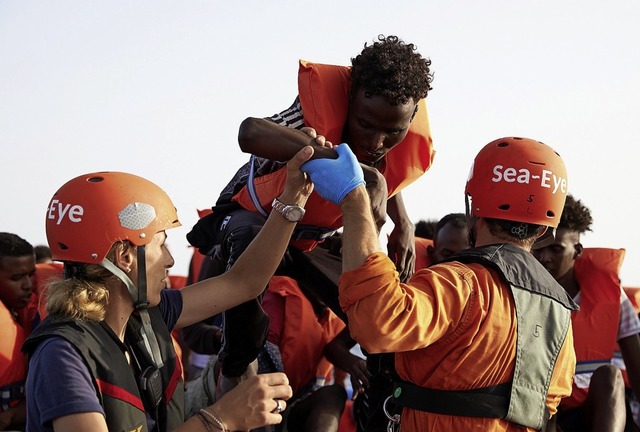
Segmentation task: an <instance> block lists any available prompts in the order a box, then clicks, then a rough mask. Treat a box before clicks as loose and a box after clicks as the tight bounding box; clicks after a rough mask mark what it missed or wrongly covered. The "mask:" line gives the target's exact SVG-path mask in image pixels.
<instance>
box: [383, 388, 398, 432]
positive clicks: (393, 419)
mask: <svg viewBox="0 0 640 432" xmlns="http://www.w3.org/2000/svg"><path fill="white" fill-rule="evenodd" d="M392 397H393V395H391V396H389V397H387V398H386V399H385V400H384V403H383V404H382V410H383V411H384V415H385V416H387V418H388V419H389V423H387V432H400V414H393V415H391V414H389V410H387V403H389V400H390V399H391V398H392Z"/></svg>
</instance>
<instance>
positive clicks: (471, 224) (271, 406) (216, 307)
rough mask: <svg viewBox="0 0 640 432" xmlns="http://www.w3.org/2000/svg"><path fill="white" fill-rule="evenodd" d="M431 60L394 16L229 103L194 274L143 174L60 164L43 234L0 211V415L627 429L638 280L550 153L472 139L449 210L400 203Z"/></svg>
mask: <svg viewBox="0 0 640 432" xmlns="http://www.w3.org/2000/svg"><path fill="white" fill-rule="evenodd" d="M432 80H433V72H432V70H431V61H430V60H429V59H428V58H426V57H423V56H422V55H421V54H420V53H419V52H417V49H416V47H415V46H414V45H413V44H411V43H406V42H404V41H403V40H401V39H400V38H398V37H396V36H383V35H380V36H379V37H378V38H377V39H375V40H374V41H373V42H372V43H367V44H365V46H364V49H362V51H361V52H360V53H359V54H357V55H356V56H355V57H354V58H352V59H351V66H350V67H345V66H336V65H326V64H317V63H312V62H308V61H300V64H299V73H298V95H297V97H296V98H295V101H294V102H293V104H292V105H291V107H290V108H288V109H286V110H284V111H282V112H280V113H278V114H275V115H273V116H272V117H269V118H253V117H250V118H247V119H246V120H245V121H243V122H242V124H241V125H240V129H239V134H238V137H239V145H240V149H241V150H242V151H243V152H245V153H248V154H250V155H251V156H250V159H249V162H248V163H247V164H245V165H244V166H242V167H240V168H239V170H238V172H237V174H236V175H235V176H234V177H233V178H232V179H231V181H230V182H229V183H228V185H227V186H226V187H224V188H223V190H222V191H221V192H220V195H219V198H218V200H217V201H216V202H215V203H212V207H211V209H208V210H204V211H201V212H200V219H199V221H198V223H197V224H195V225H194V226H193V227H192V228H191V231H190V232H189V234H188V235H187V239H188V241H189V242H190V243H191V245H192V246H193V247H194V249H193V250H194V252H193V258H192V261H191V263H190V269H189V274H188V275H185V276H178V275H174V274H173V273H172V272H171V270H170V269H171V267H172V266H173V264H174V260H173V257H172V256H171V253H170V251H169V250H168V248H167V245H166V240H167V236H168V235H171V229H172V228H175V227H177V226H180V221H179V218H178V212H177V210H176V208H175V206H174V205H173V203H172V201H171V199H170V198H169V196H167V194H166V193H165V192H164V191H163V189H162V188H161V187H160V186H158V185H156V184H154V183H152V182H150V181H148V180H146V179H144V178H141V177H139V176H136V175H135V174H130V173H122V172H94V173H87V174H84V175H80V176H77V177H75V178H72V179H70V180H69V181H68V182H66V183H65V184H63V185H61V186H60V187H59V189H58V190H57V191H56V193H55V194H54V195H53V197H52V198H51V200H50V202H49V205H48V207H47V208H46V217H45V225H46V233H47V240H48V245H47V246H36V247H33V246H32V245H31V244H30V243H29V242H28V241H27V240H25V239H23V238H22V237H20V236H19V235H17V234H13V233H7V232H0V300H1V302H0V321H1V322H0V335H1V336H0V404H1V405H0V430H29V431H62V430H72V429H75V430H91V431H94V430H95V431H107V430H114V431H115V430H118V431H121V430H122V431H174V430H175V431H236V430H242V431H248V430H260V431H291V432H294V431H341V432H356V431H357V432H374V431H391V430H393V431H398V430H402V431H409V432H411V431H467V430H481V431H514V432H515V431H522V430H528V431H564V432H569V431H637V430H640V429H639V428H638V425H639V424H640V403H639V401H640V319H639V318H638V311H639V303H640V302H639V300H640V290H638V289H634V288H631V287H623V286H622V285H621V281H620V278H619V276H618V275H619V272H620V268H621V265H622V261H623V258H624V249H611V248H585V247H583V246H582V244H581V235H583V234H584V233H585V232H587V231H589V230H590V229H591V225H592V222H593V221H592V217H591V212H590V210H589V208H588V207H587V206H586V205H585V204H584V203H583V202H582V201H581V200H580V199H578V198H576V197H574V196H572V195H571V194H569V185H570V183H568V176H567V172H571V167H568V169H567V167H565V164H564V162H563V160H562V158H561V156H560V155H558V153H557V152H555V151H554V150H553V149H552V148H551V147H549V146H548V145H546V144H544V143H542V142H539V141H537V140H534V139H530V138H524V137H503V138H498V139H496V140H494V141H491V142H490V143H488V144H486V143H476V144H477V145H476V144H473V145H472V144H470V150H469V151H470V152H472V153H475V154H476V156H475V158H474V161H473V165H472V168H471V172H470V175H469V178H468V180H467V183H466V187H465V190H464V191H460V193H461V195H460V196H461V202H464V204H465V207H464V213H450V214H447V215H443V216H442V215H441V216H442V217H441V218H440V219H437V220H430V221H426V220H421V221H417V222H416V223H415V224H414V223H413V221H414V220H413V219H412V217H413V216H414V215H409V214H408V212H407V210H406V208H405V205H404V202H403V198H402V190H403V189H404V188H405V187H407V186H409V185H411V183H413V182H414V181H415V180H417V179H418V178H420V177H421V176H422V175H423V174H424V173H425V172H426V171H427V170H428V169H429V168H430V166H431V164H432V163H433V162H434V156H435V151H434V148H433V143H432V139H431V135H430V131H429V121H428V116H427V107H426V102H425V100H426V97H427V95H428V93H429V91H431V84H432ZM440 149H441V150H440V151H442V152H446V151H447V150H446V144H442V145H441V147H440ZM549 178H553V184H554V185H555V187H553V188H551V187H549V182H548V181H545V179H549ZM541 179H542V180H541ZM387 219H389V221H390V222H388V221H387ZM385 223H392V224H393V229H392V230H391V231H390V233H389V235H388V236H387V238H386V241H385V242H384V243H385V244H386V250H383V249H382V248H381V241H380V232H381V228H382V227H383V225H384V224H385Z"/></svg>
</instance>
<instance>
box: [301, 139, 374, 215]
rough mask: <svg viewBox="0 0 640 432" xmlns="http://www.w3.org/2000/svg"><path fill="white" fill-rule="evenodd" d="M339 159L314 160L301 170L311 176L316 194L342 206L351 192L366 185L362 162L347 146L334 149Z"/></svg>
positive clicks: (342, 145)
mask: <svg viewBox="0 0 640 432" xmlns="http://www.w3.org/2000/svg"><path fill="white" fill-rule="evenodd" d="M334 149H335V151H336V152H337V153H338V159H313V160H310V161H307V162H305V163H304V164H302V166H301V167H300V169H301V170H302V171H303V172H305V173H307V174H309V177H311V181H312V182H313V185H314V187H315V190H316V192H318V193H319V194H320V196H321V197H322V198H324V199H326V200H327V201H331V202H332V203H334V204H338V205H339V204H340V203H341V202H342V200H343V199H344V197H346V196H347V194H348V193H349V192H351V191H352V190H354V189H355V188H357V187H358V186H360V185H364V184H365V182H364V175H363V173H362V168H361V167H360V162H358V159H356V156H355V155H354V154H353V152H352V151H351V149H350V148H349V146H348V145H347V144H340V145H339V146H338V147H334Z"/></svg>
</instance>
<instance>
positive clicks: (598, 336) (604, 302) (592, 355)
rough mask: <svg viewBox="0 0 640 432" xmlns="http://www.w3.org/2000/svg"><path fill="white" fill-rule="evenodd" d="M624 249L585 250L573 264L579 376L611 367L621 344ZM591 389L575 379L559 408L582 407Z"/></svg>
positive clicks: (575, 340)
mask: <svg viewBox="0 0 640 432" xmlns="http://www.w3.org/2000/svg"><path fill="white" fill-rule="evenodd" d="M624 253H625V251H624V249H607V248H585V249H584V251H583V253H582V255H581V256H580V257H579V258H578V259H577V260H576V262H575V264H574V268H573V269H574V274H575V278H576V280H577V281H578V284H579V286H580V310H579V311H575V312H572V313H571V323H572V326H573V338H574V349H575V352H576V362H577V363H576V376H577V375H579V374H581V373H592V372H593V371H594V370H595V369H597V368H598V367H599V366H602V365H605V364H610V363H611V360H612V359H613V355H614V351H615V350H616V348H617V346H618V344H617V339H618V327H619V325H620V279H619V277H618V274H619V272H620V266H621V265H622V260H623V259H624ZM588 394H589V388H588V387H587V388H579V387H578V386H577V385H576V382H575V380H574V383H573V390H572V392H571V396H569V397H567V398H564V399H562V401H561V402H560V406H561V407H562V408H563V409H571V408H576V407H579V406H582V405H583V404H584V402H585V400H586V398H587V395H588Z"/></svg>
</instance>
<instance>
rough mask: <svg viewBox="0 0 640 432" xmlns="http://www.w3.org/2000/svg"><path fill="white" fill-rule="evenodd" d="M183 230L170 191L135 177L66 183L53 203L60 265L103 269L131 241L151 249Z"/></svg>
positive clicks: (101, 176) (50, 217)
mask: <svg viewBox="0 0 640 432" xmlns="http://www.w3.org/2000/svg"><path fill="white" fill-rule="evenodd" d="M178 226H180V222H179V221H178V214H177V212H176V208H175V206H174V205H173V203H172V202H171V199H169V196H168V195H167V194H166V192H165V191H163V190H162V189H160V188H159V187H158V186H157V185H156V184H154V183H152V182H150V181H149V180H146V179H144V178H142V177H138V176H136V175H133V174H127V173H121V172H97V173H91V174H85V175H82V176H79V177H76V178H74V179H73V180H70V181H68V182H67V183H65V184H64V185H63V186H62V187H61V188H60V189H58V191H57V192H56V193H55V194H54V195H53V198H51V202H50V203H49V207H48V209H47V216H46V230H47V240H48V242H49V247H50V248H51V252H52V255H53V259H54V260H58V261H75V262H81V263H93V264H98V263H100V262H101V261H102V260H104V258H105V257H106V255H107V253H108V252H109V249H110V248H111V246H112V245H113V244H114V243H115V242H117V241H120V240H129V241H130V242H131V243H133V244H134V245H136V246H142V245H146V244H147V243H149V242H151V239H152V238H153V236H154V235H155V234H156V233H158V232H160V231H164V230H167V229H169V228H174V227H178Z"/></svg>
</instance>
